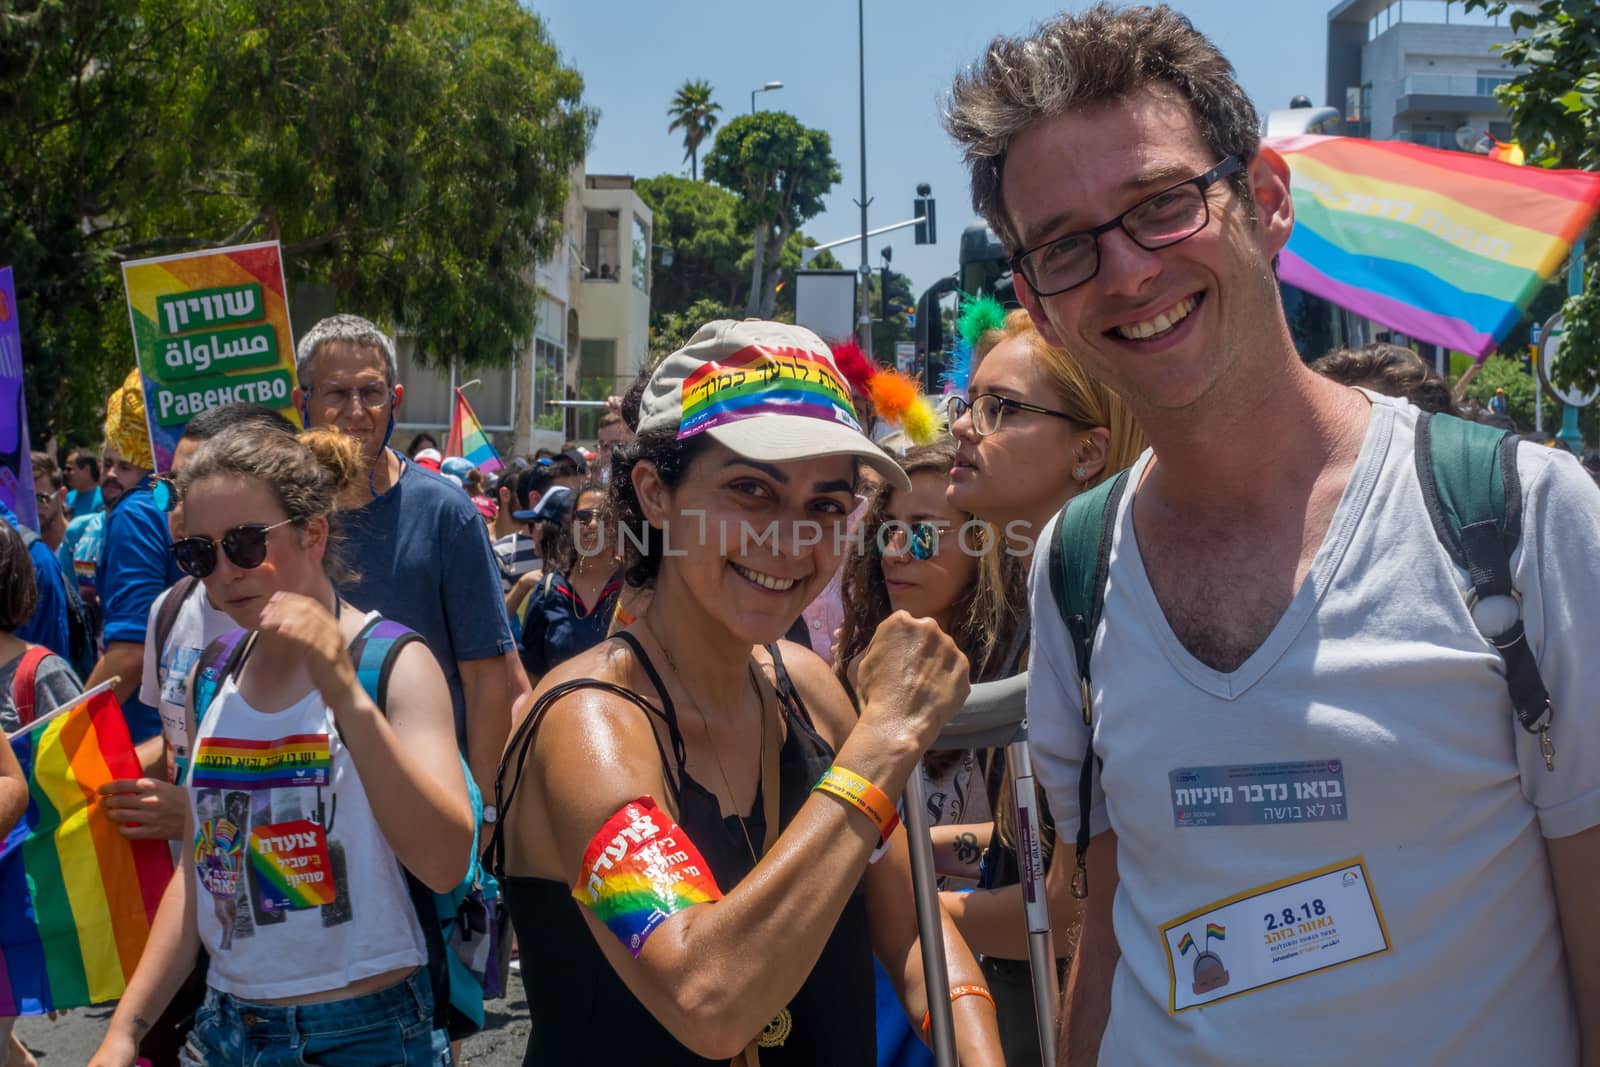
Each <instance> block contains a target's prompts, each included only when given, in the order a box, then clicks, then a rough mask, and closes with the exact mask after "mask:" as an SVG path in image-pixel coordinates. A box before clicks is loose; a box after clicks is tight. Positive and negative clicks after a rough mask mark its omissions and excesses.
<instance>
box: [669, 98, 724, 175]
mask: <svg viewBox="0 0 1600 1067" xmlns="http://www.w3.org/2000/svg"><path fill="white" fill-rule="evenodd" d="M721 110H722V105H721V104H718V103H713V102H712V100H711V83H710V82H708V81H687V82H684V83H683V87H682V88H680V89H679V90H678V95H676V96H674V97H673V98H672V106H671V107H670V108H668V109H667V115H668V116H669V117H670V118H671V119H672V124H671V125H669V126H668V127H667V132H668V133H671V132H672V131H674V130H682V131H683V155H684V158H686V159H687V160H688V161H689V174H690V176H691V177H693V178H694V180H695V181H699V180H700V157H699V153H700V143H701V142H702V141H704V140H705V139H706V137H707V136H708V135H709V134H710V133H711V131H712V130H714V129H716V128H717V112H719V111H721Z"/></svg>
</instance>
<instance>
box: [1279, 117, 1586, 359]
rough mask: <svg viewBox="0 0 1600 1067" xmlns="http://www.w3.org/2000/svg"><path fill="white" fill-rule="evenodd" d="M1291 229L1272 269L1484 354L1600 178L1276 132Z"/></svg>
mask: <svg viewBox="0 0 1600 1067" xmlns="http://www.w3.org/2000/svg"><path fill="white" fill-rule="evenodd" d="M1266 144H1267V146H1268V147H1269V148H1274V149H1276V150H1277V151H1278V152H1280V153H1282V155H1283V157H1284V159H1285V160H1286V161H1287V162H1288V164H1289V174H1290V189H1291V191H1292V194H1293V197H1294V213H1295V224H1294V232H1293V233H1292V234H1291V235H1290V237H1289V244H1288V246H1287V247H1286V248H1284V250H1283V254H1282V257H1281V259H1280V261H1279V265H1278V276H1279V277H1280V278H1282V279H1283V281H1285V282H1287V283H1289V284H1290V285H1293V286H1296V287H1298V288H1300V289H1303V290H1305V291H1306V292H1308V293H1312V294H1315V295H1316V296H1320V297H1323V298H1324V299H1326V300H1329V301H1332V302H1333V303H1335V304H1338V305H1339V306H1340V307H1343V308H1348V309H1349V310H1351V311H1354V312H1356V313H1357V314H1359V315H1365V316H1367V317H1368V318H1370V319H1373V320H1374V321H1376V322H1380V323H1382V324H1383V325H1385V326H1388V327H1389V328H1390V329H1393V330H1398V331H1400V332H1401V333H1404V334H1407V335H1408V336H1411V337H1414V338H1416V339H1418V340H1421V341H1427V342H1430V343H1432V344H1437V345H1444V346H1446V347H1448V348H1454V349H1458V350H1459V351H1462V352H1470V353H1472V354H1473V355H1476V356H1482V355H1484V354H1486V353H1488V352H1490V351H1492V350H1493V349H1494V347H1495V346H1496V345H1497V344H1498V343H1499V342H1500V341H1501V340H1502V339H1503V338H1504V337H1505V335H1506V333H1507V332H1508V331H1509V330H1510V329H1511V327H1512V326H1514V325H1516V323H1517V322H1518V321H1519V320H1520V319H1521V318H1522V315H1523V313H1524V311H1525V310H1526V309H1527V307H1528V304H1529V303H1530V302H1531V301H1532V300H1533V298H1534V296H1535V295H1536V294H1537V293H1538V291H1539V289H1540V287H1541V286H1543V284H1544V283H1545V280H1546V279H1548V278H1549V277H1551V276H1552V275H1553V274H1554V273H1555V272H1556V271H1557V270H1559V269H1560V267H1561V265H1562V264H1563V263H1564V262H1566V259H1567V256H1568V254H1569V253H1570V252H1571V250H1572V244H1573V242H1574V241H1575V240H1576V239H1577V238H1578V237H1580V236H1581V235H1582V234H1583V232H1584V230H1585V229H1586V228H1587V227H1588V225H1589V223H1590V222H1591V221H1592V220H1593V219H1594V216H1595V212H1596V210H1597V208H1600V174H1591V173H1588V172H1585V171H1575V170H1545V169H1543V168H1541V167H1515V166H1511V165H1509V164H1506V163H1500V162H1496V161H1495V160H1492V159H1488V158H1486V157H1484V156H1479V155H1474V154H1472V153H1470V152H1446V151H1443V150H1441V149H1437V148H1424V147H1422V146H1421V145H1414V144H1407V143H1405V142H1402V141H1367V140H1363V139H1360V138H1355V137H1316V136H1310V135H1307V136H1300V137H1278V138H1273V139H1272V140H1270V141H1268V142H1266Z"/></svg>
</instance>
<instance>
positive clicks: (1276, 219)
mask: <svg viewBox="0 0 1600 1067" xmlns="http://www.w3.org/2000/svg"><path fill="white" fill-rule="evenodd" d="M1249 175H1250V193H1251V195H1252V196H1253V197H1254V198H1255V208H1256V231H1257V232H1258V233H1259V234H1260V235H1261V245H1262V251H1263V252H1265V253H1266V255H1267V258H1269V259H1271V258H1273V257H1275V256H1277V254H1278V253H1279V252H1282V251H1283V246H1284V245H1286V244H1288V243H1289V233H1290V231H1292V230H1293V229H1294V201H1293V199H1291V197H1290V194H1289V164H1288V163H1286V162H1285V161H1284V158H1283V156H1281V155H1279V154H1278V153H1277V151H1275V150H1274V149H1271V148H1268V147H1267V146H1265V145H1262V146H1261V148H1260V150H1259V151H1257V152H1256V157H1255V159H1253V160H1251V161H1250V164H1249Z"/></svg>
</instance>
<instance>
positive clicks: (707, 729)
mask: <svg viewBox="0 0 1600 1067" xmlns="http://www.w3.org/2000/svg"><path fill="white" fill-rule="evenodd" d="M644 625H645V628H646V629H648V630H649V631H650V636H651V638H653V639H654V640H655V643H656V647H657V648H659V649H661V654H662V655H663V656H665V657H667V666H668V667H669V668H671V670H672V674H673V677H675V678H677V679H678V685H679V686H680V687H682V689H683V693H684V696H687V697H688V698H689V706H690V707H692V708H694V713H695V715H696V716H697V717H698V718H699V719H700V729H701V731H702V732H703V733H704V734H705V738H706V743H707V747H708V748H710V749H711V758H712V760H713V761H715V762H716V765H717V773H718V774H719V775H721V776H722V788H724V789H726V790H727V791H728V799H729V800H730V801H733V803H734V809H733V817H734V818H735V819H738V820H739V832H740V833H741V834H743V835H744V847H745V848H747V849H749V850H750V865H751V867H752V868H754V866H755V865H756V864H757V863H759V862H761V857H759V856H757V855H756V846H755V844H754V842H752V841H751V840H750V829H749V827H747V826H745V824H744V816H743V815H741V814H740V813H739V807H738V802H737V801H736V800H735V798H734V795H733V786H732V784H730V783H729V781H728V772H727V771H725V770H723V768H722V757H721V756H719V755H718V754H717V746H716V745H714V744H711V726H710V724H709V723H707V722H706V713H705V712H704V711H701V710H700V701H699V700H697V699H695V695H694V694H693V693H692V692H690V691H689V684H688V682H687V681H686V680H685V679H684V676H683V672H682V671H680V670H678V663H677V661H676V660H674V659H673V658H672V652H671V650H669V649H668V648H667V643H666V642H665V641H663V640H661V635H660V634H658V633H656V628H655V624H654V623H652V622H651V621H650V616H648V615H646V616H645V620H644ZM750 669H751V672H752V674H751V679H750V680H751V682H752V683H753V682H754V681H755V677H754V670H755V668H754V667H751V668H750ZM756 704H757V705H758V706H759V707H760V708H761V755H762V756H765V754H766V750H767V708H766V705H765V704H764V703H762V700H761V690H760V688H759V687H758V688H757V689H756ZM759 767H760V763H759V762H758V763H757V768H758V769H757V771H756V783H757V786H756V792H758V793H759V792H760V791H761V790H763V789H766V788H767V783H766V782H764V781H762V780H761V771H760V770H759Z"/></svg>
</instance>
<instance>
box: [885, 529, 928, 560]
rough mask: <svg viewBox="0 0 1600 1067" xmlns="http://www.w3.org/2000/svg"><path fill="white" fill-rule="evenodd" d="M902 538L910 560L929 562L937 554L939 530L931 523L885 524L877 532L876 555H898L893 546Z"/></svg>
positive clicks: (897, 550)
mask: <svg viewBox="0 0 1600 1067" xmlns="http://www.w3.org/2000/svg"><path fill="white" fill-rule="evenodd" d="M902 537H904V538H905V541H906V551H908V552H910V553H911V558H912V559H917V560H930V559H932V558H933V557H934V556H936V555H937V554H938V552H939V528H938V527H937V526H935V525H934V524H933V523H931V522H913V523H910V524H907V523H903V522H892V523H885V524H884V525H883V526H882V527H880V528H879V530H878V553H879V554H880V555H898V554H899V549H897V548H895V547H894V546H896V545H898V544H899V543H900V539H901V538H902Z"/></svg>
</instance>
